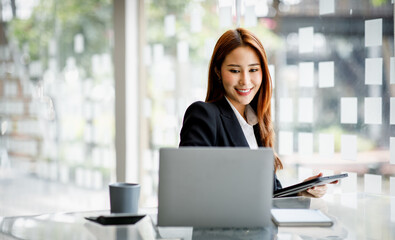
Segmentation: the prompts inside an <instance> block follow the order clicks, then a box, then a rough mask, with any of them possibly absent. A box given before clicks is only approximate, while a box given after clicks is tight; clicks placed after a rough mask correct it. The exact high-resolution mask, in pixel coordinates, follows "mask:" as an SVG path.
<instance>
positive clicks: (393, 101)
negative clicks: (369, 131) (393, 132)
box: [390, 98, 395, 125]
mask: <svg viewBox="0 0 395 240" xmlns="http://www.w3.org/2000/svg"><path fill="white" fill-rule="evenodd" d="M390 124H391V125H392V124H395V98H390Z"/></svg>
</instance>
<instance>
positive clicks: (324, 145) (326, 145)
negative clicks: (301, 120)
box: [319, 133, 335, 158]
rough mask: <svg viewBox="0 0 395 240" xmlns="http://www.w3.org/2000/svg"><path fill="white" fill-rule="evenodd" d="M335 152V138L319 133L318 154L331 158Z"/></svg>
mask: <svg viewBox="0 0 395 240" xmlns="http://www.w3.org/2000/svg"><path fill="white" fill-rule="evenodd" d="M334 152H335V138H334V136H333V134H326V133H320V135H319V153H320V156H322V157H326V158H332V157H333V155H334Z"/></svg>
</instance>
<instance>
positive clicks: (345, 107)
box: [340, 98, 358, 124]
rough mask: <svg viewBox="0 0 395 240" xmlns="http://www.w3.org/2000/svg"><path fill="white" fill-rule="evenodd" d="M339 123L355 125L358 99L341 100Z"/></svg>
mask: <svg viewBox="0 0 395 240" xmlns="http://www.w3.org/2000/svg"><path fill="white" fill-rule="evenodd" d="M340 102H341V104H340V105H341V106H340V107H341V115H340V122H341V123H352V124H355V123H357V121H358V113H357V111H358V99H357V98H341V100H340Z"/></svg>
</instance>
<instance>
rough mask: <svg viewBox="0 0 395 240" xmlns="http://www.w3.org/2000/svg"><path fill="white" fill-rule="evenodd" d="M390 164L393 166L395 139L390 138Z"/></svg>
mask: <svg viewBox="0 0 395 240" xmlns="http://www.w3.org/2000/svg"><path fill="white" fill-rule="evenodd" d="M390 163H391V164H395V137H390Z"/></svg>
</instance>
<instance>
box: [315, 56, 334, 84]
mask: <svg viewBox="0 0 395 240" xmlns="http://www.w3.org/2000/svg"><path fill="white" fill-rule="evenodd" d="M318 71H319V74H318V76H319V83H318V86H319V87H320V88H327V87H333V86H335V67H334V63H333V62H320V63H319V64H318Z"/></svg>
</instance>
